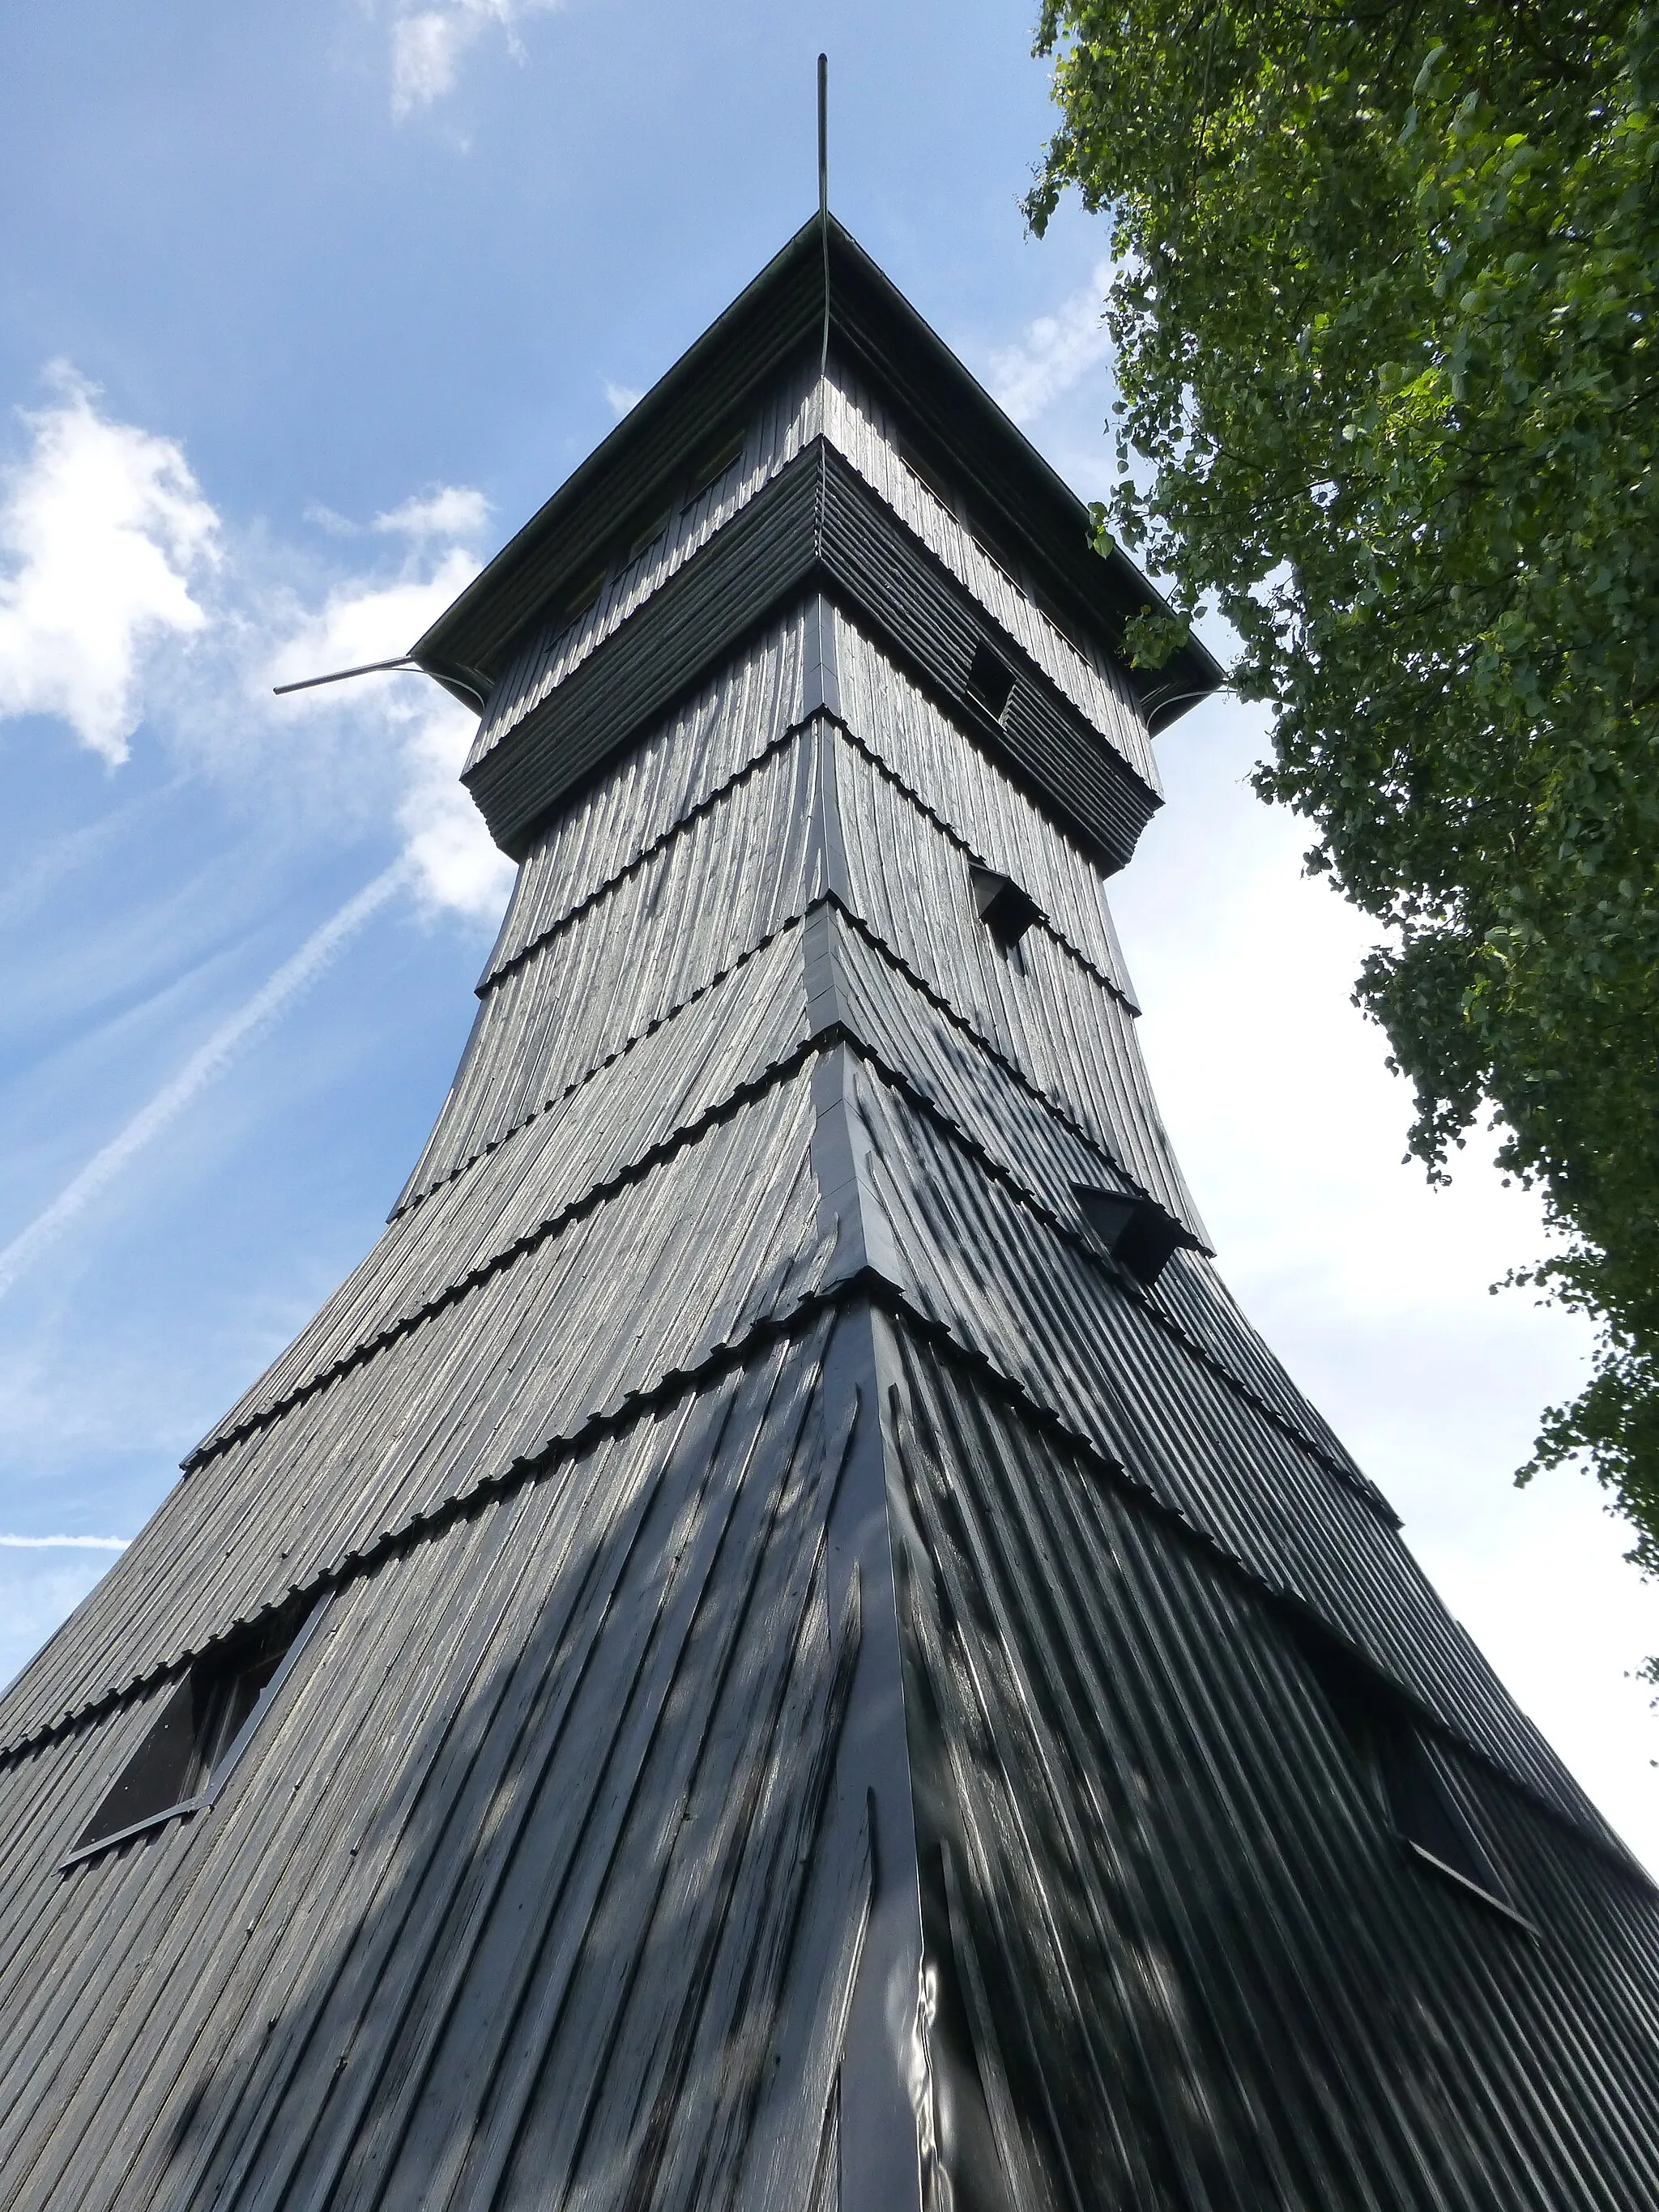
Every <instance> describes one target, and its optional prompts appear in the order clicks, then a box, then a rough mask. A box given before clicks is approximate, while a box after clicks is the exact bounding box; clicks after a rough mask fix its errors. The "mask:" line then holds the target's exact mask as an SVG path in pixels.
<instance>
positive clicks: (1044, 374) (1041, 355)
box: [990, 261, 1112, 422]
mask: <svg viewBox="0 0 1659 2212" xmlns="http://www.w3.org/2000/svg"><path fill="white" fill-rule="evenodd" d="M1111 281H1112V270H1111V264H1110V263H1109V262H1105V261H1103V262H1101V263H1099V264H1097V267H1096V268H1095V270H1094V272H1093V274H1092V275H1091V278H1090V280H1089V283H1087V284H1086V285H1085V287H1084V289H1082V290H1081V291H1079V292H1074V293H1073V295H1072V296H1071V298H1070V299H1069V300H1066V301H1063V302H1062V303H1061V305H1060V307H1057V308H1056V309H1055V311H1054V313H1053V314H1052V315H1039V316H1038V317H1037V319H1036V321H1035V322H1034V323H1030V324H1028V325H1027V326H1026V330H1025V334H1024V337H1022V338H1021V339H1020V341H1019V342H1018V344H1016V345H1012V346H1006V347H1004V348H1003V349H1001V350H1000V352H998V353H994V354H993V355H992V356H991V361H990V386H991V392H992V396H993V398H995V399H996V401H997V402H998V404H1000V406H1002V407H1003V408H1005V409H1006V411H1007V412H1008V413H1009V414H1010V415H1012V417H1013V419H1014V420H1015V422H1035V421H1036V419H1037V417H1038V416H1041V415H1042V414H1044V413H1046V412H1047V410H1048V409H1049V408H1050V407H1052V406H1053V405H1054V402H1055V401H1056V400H1057V399H1060V398H1063V396H1064V395H1065V394H1066V392H1069V391H1070V390H1071V389H1072V387H1073V386H1074V385H1076V384H1078V383H1079V382H1081V380H1083V378H1084V377H1085V376H1087V375H1088V374H1089V373H1090V372H1091V370H1092V369H1097V368H1101V367H1102V366H1103V364H1104V363H1105V362H1108V361H1109V360H1110V358H1111V353H1112V342H1111V339H1110V337H1109V336H1108V334H1107V330H1106V325H1105V323H1104V321H1103V313H1104V302H1105V296H1106V292H1107V289H1108V287H1109V285H1110V283H1111Z"/></svg>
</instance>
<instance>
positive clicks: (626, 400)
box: [605, 377, 645, 415]
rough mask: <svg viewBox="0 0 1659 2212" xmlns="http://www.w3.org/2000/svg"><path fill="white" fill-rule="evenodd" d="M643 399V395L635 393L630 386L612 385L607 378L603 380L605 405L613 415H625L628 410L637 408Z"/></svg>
mask: <svg viewBox="0 0 1659 2212" xmlns="http://www.w3.org/2000/svg"><path fill="white" fill-rule="evenodd" d="M644 397H645V394H644V393H643V392H635V389H634V387H633V386H632V385H631V384H613V383H612V382H611V379H610V378H609V377H606V379H605V405H606V406H607V407H608V408H609V409H610V410H611V413H612V414H613V415H626V414H627V413H628V411H629V409H630V408H632V407H637V406H638V405H639V404H640V402H641V399H643V398H644Z"/></svg>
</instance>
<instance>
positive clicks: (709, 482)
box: [680, 430, 744, 510]
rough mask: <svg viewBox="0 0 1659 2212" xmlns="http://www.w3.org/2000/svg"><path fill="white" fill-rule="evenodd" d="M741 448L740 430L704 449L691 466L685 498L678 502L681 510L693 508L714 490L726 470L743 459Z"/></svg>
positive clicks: (741, 435) (741, 437) (742, 434)
mask: <svg viewBox="0 0 1659 2212" xmlns="http://www.w3.org/2000/svg"><path fill="white" fill-rule="evenodd" d="M743 448H744V433H743V432H742V431H741V430H738V431H734V432H732V433H729V434H728V435H726V437H724V438H721V439H719V440H717V441H715V442H714V443H713V444H711V445H709V446H707V447H704V449H703V451H702V453H701V454H699V456H698V457H697V459H696V460H695V461H694V462H693V463H692V465H691V471H690V477H689V478H688V480H687V483H686V489H685V496H684V499H682V500H681V501H680V507H681V508H682V510H684V508H686V507H695V506H696V503H697V501H699V500H700V499H702V497H703V496H704V495H705V494H706V493H708V492H711V491H713V490H714V486H715V485H716V484H717V483H719V482H720V478H721V477H723V476H724V475H725V474H726V471H727V470H729V469H731V468H732V467H734V466H735V465H736V464H737V463H738V461H740V460H741V459H743Z"/></svg>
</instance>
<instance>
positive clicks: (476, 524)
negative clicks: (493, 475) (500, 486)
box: [374, 484, 489, 544]
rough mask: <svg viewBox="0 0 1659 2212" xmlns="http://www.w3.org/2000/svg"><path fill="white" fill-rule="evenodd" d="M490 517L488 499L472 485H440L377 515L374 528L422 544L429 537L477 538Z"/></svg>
mask: <svg viewBox="0 0 1659 2212" xmlns="http://www.w3.org/2000/svg"><path fill="white" fill-rule="evenodd" d="M488 521H489V501H488V500H487V499H486V498H485V497H484V495H483V493H482V492H481V491H475V490H474V489H473V488H472V486H471V484H440V485H439V486H438V488H437V489H436V490H435V491H431V492H428V493H426V494H424V495H422V496H421V497H420V498H417V499H406V500H405V501H404V503H403V505H402V506H401V507H392V509H391V510H390V511H389V512H388V513H385V514H377V515H376V516H375V518H374V527H375V529H376V530H378V531H380V532H383V533H392V534H395V535H396V536H398V537H402V538H413V539H414V540H415V541H416V544H424V542H425V541H426V540H427V539H428V538H451V539H455V538H460V539H471V538H477V536H478V534H479V533H480V532H481V531H482V530H483V526H484V525H485V524H486V523H487V522H488Z"/></svg>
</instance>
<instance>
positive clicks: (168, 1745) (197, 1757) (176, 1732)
mask: <svg viewBox="0 0 1659 2212" xmlns="http://www.w3.org/2000/svg"><path fill="white" fill-rule="evenodd" d="M324 1602H325V1601H319V1602H318V1603H317V1604H316V1605H314V1606H313V1607H312V1608H311V1610H310V1612H309V1613H307V1614H305V1615H304V1616H303V1617H300V1616H296V1615H295V1614H294V1613H288V1614H287V1615H285V1616H284V1617H283V1618H282V1619H281V1620H278V1621H276V1622H274V1623H273V1624H271V1625H270V1626H268V1627H267V1628H265V1629H264V1630H263V1631H261V1632H259V1633H258V1634H257V1635H254V1636H251V1637H240V1638H227V1639H226V1640H225V1642H224V1643H223V1644H222V1645H220V1646H219V1647H218V1648H217V1649H216V1650H211V1651H208V1652H204V1654H203V1656H202V1657H201V1658H199V1659H198V1660H197V1662H195V1664H194V1665H193V1666H192V1667H191V1670H190V1672H189V1673H188V1674H186V1675H185V1679H184V1680H183V1681H182V1682H180V1683H179V1686H178V1687H177V1688H176V1689H175V1690H174V1691H173V1695H172V1696H171V1697H170V1698H169V1699H167V1702H166V1704H165V1705H163V1706H162V1708H161V1712H160V1714H159V1715H158V1716H157V1717H156V1719H155V1723H154V1724H153V1725H152V1727H151V1729H150V1730H149V1735H146V1736H145V1738H144V1740H143V1742H142V1743H141V1744H140V1745H139V1747H138V1748H137V1751H136V1752H134V1753H133V1755H132V1757H131V1759H129V1760H128V1761H127V1763H126V1765H125V1767H123V1768H122V1770H121V1772H120V1774H119V1775H118V1777H117V1778H116V1780H115V1782H114V1784H112V1787H111V1789H110V1790H108V1792H107V1793H106V1796H105V1797H104V1799H103V1802H101V1803H100V1806H99V1808H98V1810H97V1811H96V1812H95V1813H94V1814H93V1816H92V1818H91V1820H89V1821H88V1823H87V1825H86V1826H85V1828H84V1829H82V1832H81V1834H80V1836H79V1838H77V1839H76V1844H75V1848H74V1850H72V1851H71V1852H70V1855H69V1857H67V1858H66V1859H65V1860H64V1865H65V1866H66V1867H69V1866H73V1865H74V1864H75V1863H76V1861H77V1860H79V1859H83V1858H89V1857H92V1855H93V1854H94V1852H96V1851H100V1850H104V1849H106V1847H107V1846H108V1845H109V1844H113V1843H118V1842H120V1841H123V1840H124V1839H125V1838H126V1837H128V1836H130V1835H136V1834H137V1833H138V1832H141V1831H142V1830H143V1829H145V1828H149V1827H154V1826H157V1825H158V1824H159V1823H160V1822H161V1821H163V1820H170V1819H172V1818H173V1815H174V1814H183V1813H194V1812H198V1811H200V1810H201V1809H202V1808H204V1806H207V1805H210V1804H211V1803H212V1802H213V1800H214V1798H215V1797H216V1796H217V1795H218V1793H219V1791H220V1790H222V1788H223V1787H224V1785H225V1784H226V1782H227V1781H228V1779H229V1778H230V1774H231V1771H232V1769H233V1768H234V1765H235V1764H236V1762H237V1760H238V1759H240V1756H241V1753H242V1751H243V1749H244V1747H246V1743H247V1741H248V1739H249V1738H250V1737H251V1736H252V1734H253V1732H254V1729H255V1728H256V1727H257V1726H258V1723H259V1720H260V1719H261V1717H263V1715H264V1711H265V1710H266V1708H267V1707H268V1706H269V1705H270V1701H271V1699H272V1698H273V1697H274V1696H275V1695H276V1691H277V1690H278V1688H280V1686H281V1684H282V1680H283V1677H284V1676H285V1675H286V1674H287V1673H288V1670H289V1668H290V1667H291V1666H292V1664H293V1662H294V1661H295V1659H297V1658H298V1656H299V1654H300V1650H301V1646H302V1645H303V1644H305V1642H306V1641H307V1638H308V1637H309V1635H310V1633H311V1631H312V1629H313V1627H314V1626H315V1625H316V1623H317V1621H318V1620H319V1619H320V1618H321V1616H322V1613H323V1610H324Z"/></svg>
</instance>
